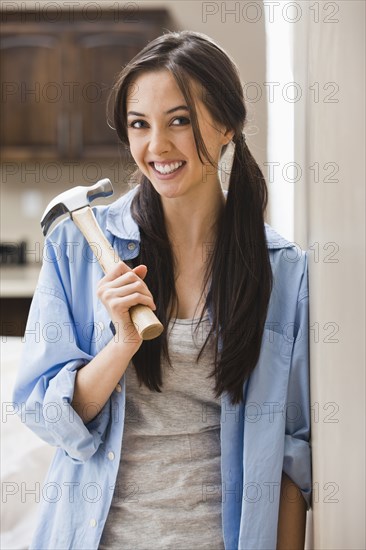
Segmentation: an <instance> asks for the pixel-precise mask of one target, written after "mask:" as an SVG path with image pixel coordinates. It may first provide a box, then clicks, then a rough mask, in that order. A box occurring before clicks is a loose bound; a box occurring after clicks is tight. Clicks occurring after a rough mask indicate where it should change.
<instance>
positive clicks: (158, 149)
mask: <svg viewBox="0 0 366 550" xmlns="http://www.w3.org/2000/svg"><path fill="white" fill-rule="evenodd" d="M148 148H149V151H150V153H152V154H153V155H157V156H159V155H161V154H162V153H166V152H168V151H170V150H171V148H172V144H171V141H170V138H169V135H168V132H167V131H166V130H164V129H161V128H155V129H152V130H151V132H150V135H149V144H148Z"/></svg>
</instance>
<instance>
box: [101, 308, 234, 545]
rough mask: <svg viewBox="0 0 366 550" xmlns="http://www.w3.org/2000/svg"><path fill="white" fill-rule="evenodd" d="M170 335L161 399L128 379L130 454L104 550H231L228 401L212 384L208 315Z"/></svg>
mask: <svg viewBox="0 0 366 550" xmlns="http://www.w3.org/2000/svg"><path fill="white" fill-rule="evenodd" d="M197 324H198V319H176V320H175V324H174V326H173V321H171V322H170V323H169V327H168V347H169V355H170V358H171V362H172V366H173V368H172V369H171V368H170V367H169V365H168V363H167V362H166V361H165V359H164V360H163V361H162V367H163V388H162V392H161V393H157V392H152V391H150V390H149V389H148V388H146V386H141V387H140V386H139V383H138V380H137V376H136V372H135V369H134V368H133V365H130V366H129V367H128V368H127V370H126V372H125V376H126V411H125V425H124V433H123V444H122V453H121V460H120V466H119V472H118V476H117V480H116V486H115V490H114V495H113V499H112V504H111V508H110V511H109V514H108V518H107V521H106V524H105V527H104V531H103V534H102V538H101V542H100V546H99V549H100V550H107V549H108V550H112V549H113V550H114V549H118V550H121V549H123V550H128V549H131V550H132V549H133V550H158V549H159V550H160V549H161V550H162V549H169V550H171V549H172V548H174V550H178V549H179V550H183V549H184V550H187V549H188V548H200V550H201V549H209V550H223V549H224V542H223V538H222V520H221V498H222V492H221V470H220V467H221V449H220V410H221V406H220V399H216V398H215V397H214V394H213V386H214V379H213V378H207V376H208V375H209V374H210V372H211V370H212V366H213V360H214V350H213V340H212V339H210V340H209V341H208V343H207V345H206V347H205V350H204V352H203V354H202V355H201V358H200V360H199V362H198V363H196V358H197V355H198V353H199V350H200V349H201V346H202V344H203V342H204V341H205V339H206V337H207V335H208V332H209V329H210V324H209V318H208V315H206V316H205V317H204V319H203V321H202V323H201V324H200V325H199V327H198V328H197Z"/></svg>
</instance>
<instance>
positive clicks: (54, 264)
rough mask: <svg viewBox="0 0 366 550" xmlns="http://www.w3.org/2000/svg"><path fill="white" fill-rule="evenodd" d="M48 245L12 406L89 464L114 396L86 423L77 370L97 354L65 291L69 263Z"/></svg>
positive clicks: (42, 433)
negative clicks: (77, 405) (76, 404)
mask: <svg viewBox="0 0 366 550" xmlns="http://www.w3.org/2000/svg"><path fill="white" fill-rule="evenodd" d="M47 246H48V248H47V258H48V259H47V261H44V262H43V265H42V269H41V273H40V276H39V280H38V285H37V288H36V291H35V293H34V296H33V300H32V303H31V307H30V311H29V316H28V320H27V325H26V330H25V334H24V337H23V345H22V355H21V361H20V364H19V368H18V373H17V378H16V382H15V386H14V390H13V406H14V408H15V410H16V411H17V413H18V415H19V416H20V418H21V421H22V422H24V423H25V424H26V425H27V426H28V427H29V428H30V429H31V430H32V431H33V432H34V433H36V434H37V435H38V436H39V437H40V438H42V439H43V440H44V441H46V442H47V443H49V444H50V445H53V446H56V447H60V448H62V449H63V451H64V452H65V453H66V454H67V455H68V456H69V457H70V459H71V460H72V461H74V462H85V461H86V460H88V458H90V457H91V456H92V455H93V454H94V453H95V452H96V451H97V449H98V447H99V445H100V444H101V443H102V441H103V437H104V434H105V432H106V429H107V426H108V421H109V418H110V411H109V408H110V400H108V401H107V403H106V404H105V406H104V407H103V409H102V410H101V411H100V412H99V413H98V414H97V416H96V417H95V418H94V419H93V420H92V421H91V422H89V423H87V424H84V422H83V420H82V419H81V418H80V416H79V415H78V414H77V413H76V411H75V410H74V409H73V408H72V407H71V402H72V399H73V393H74V385H75V378H76V374H77V370H78V369H79V368H80V367H82V366H84V365H85V364H86V363H88V362H89V361H91V360H92V359H93V356H92V355H90V353H88V351H87V345H86V344H85V342H81V339H80V335H79V334H78V332H77V330H76V325H75V320H74V319H73V315H72V309H71V306H70V299H69V297H68V294H69V292H68V290H66V289H67V288H68V279H69V278H70V276H69V275H68V270H69V267H68V266H67V263H68V261H67V260H66V259H65V258H64V260H63V264H61V262H60V261H59V259H58V250H57V248H56V247H55V246H53V244H52V242H51V241H48V243H47ZM78 299H82V296H79V297H78Z"/></svg>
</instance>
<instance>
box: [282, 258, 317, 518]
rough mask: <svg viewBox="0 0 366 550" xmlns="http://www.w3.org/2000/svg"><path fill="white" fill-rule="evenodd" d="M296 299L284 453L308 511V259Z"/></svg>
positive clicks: (288, 469)
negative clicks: (294, 333)
mask: <svg viewBox="0 0 366 550" xmlns="http://www.w3.org/2000/svg"><path fill="white" fill-rule="evenodd" d="M304 257H305V267H304V272H303V277H302V280H301V285H300V291H299V295H298V301H297V309H296V318H295V329H296V331H297V332H296V336H295V341H294V347H293V354H292V361H291V369H290V375H289V385H288V394H287V407H286V429H285V453H284V463H283V471H284V472H285V473H286V474H287V475H288V476H289V477H290V478H291V479H292V481H293V482H294V483H296V485H297V486H298V487H299V489H300V490H301V492H302V495H303V497H304V499H305V501H306V506H307V510H309V508H310V507H311V504H312V502H311V500H312V471H311V443H310V372H309V292H308V260H307V252H304Z"/></svg>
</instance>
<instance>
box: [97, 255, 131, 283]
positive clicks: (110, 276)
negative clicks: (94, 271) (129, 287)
mask: <svg viewBox="0 0 366 550" xmlns="http://www.w3.org/2000/svg"><path fill="white" fill-rule="evenodd" d="M129 271H132V269H131V268H130V267H128V265H127V264H125V263H124V262H123V261H122V260H119V261H118V262H117V263H116V265H115V267H113V269H111V270H110V271H108V273H106V274H105V275H104V277H103V281H104V282H107V281H113V280H114V279H116V277H120V276H121V275H124V274H125V273H128V272H129Z"/></svg>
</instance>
